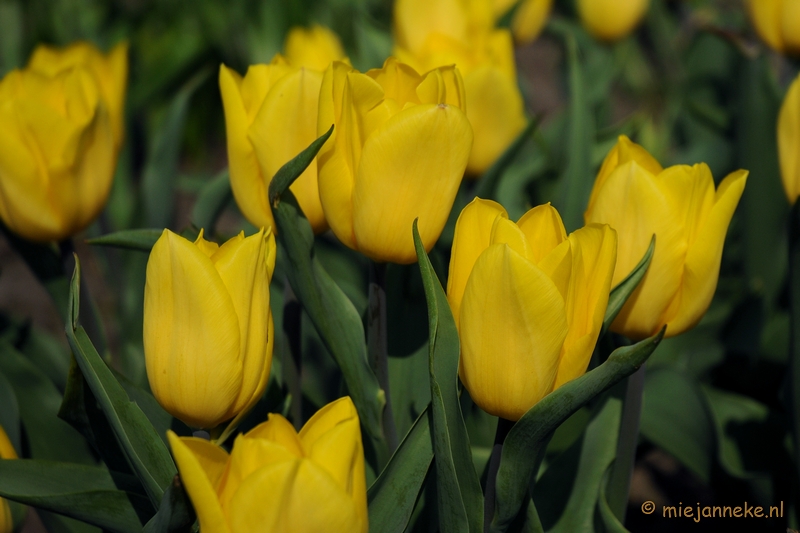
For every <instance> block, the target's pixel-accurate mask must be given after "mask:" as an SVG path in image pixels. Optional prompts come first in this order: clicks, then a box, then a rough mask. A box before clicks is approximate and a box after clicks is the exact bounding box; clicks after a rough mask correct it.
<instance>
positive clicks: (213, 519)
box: [167, 431, 231, 533]
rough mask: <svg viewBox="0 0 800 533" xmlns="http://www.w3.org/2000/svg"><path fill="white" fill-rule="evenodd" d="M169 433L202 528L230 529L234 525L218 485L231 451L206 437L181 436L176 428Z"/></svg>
mask: <svg viewBox="0 0 800 533" xmlns="http://www.w3.org/2000/svg"><path fill="white" fill-rule="evenodd" d="M167 437H168V438H169V445H170V448H172V455H173V457H175V463H176V464H177V466H178V471H179V472H180V474H181V480H182V481H183V486H184V487H186V492H187V493H188V494H189V498H190V499H191V500H192V505H193V506H194V509H195V512H196V513H197V520H198V522H199V523H200V528H201V529H202V530H203V531H210V532H215V533H216V532H219V533H229V532H230V531H231V529H230V527H229V526H228V523H227V521H226V520H225V516H224V515H223V514H222V507H221V506H220V503H219V500H218V498H217V493H216V489H215V486H216V484H217V482H218V481H219V476H220V472H221V471H222V469H223V468H224V465H225V464H226V463H227V460H228V454H227V453H225V450H223V449H222V448H220V447H218V446H215V445H214V444H211V443H210V442H208V441H203V440H202V439H195V438H185V437H184V438H180V437H178V436H177V435H176V434H175V433H173V432H172V431H167ZM214 478H216V479H214Z"/></svg>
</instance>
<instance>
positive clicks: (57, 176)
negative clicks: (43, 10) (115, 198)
mask: <svg viewBox="0 0 800 533" xmlns="http://www.w3.org/2000/svg"><path fill="white" fill-rule="evenodd" d="M126 54H127V46H126V45H119V46H117V47H116V48H114V49H113V50H112V51H111V52H110V53H109V54H108V55H107V56H104V55H103V54H102V53H101V52H99V51H98V50H97V49H95V48H94V47H92V46H91V45H89V44H86V43H79V44H75V45H73V46H70V47H68V48H66V49H64V50H56V49H52V48H48V47H44V46H42V47H39V48H37V49H36V51H34V53H33V56H32V58H31V61H30V63H29V65H28V67H27V68H25V69H24V70H13V71H11V72H10V73H9V74H7V75H6V76H5V77H4V78H3V80H2V81H0V123H2V125H3V127H2V128H0V218H2V220H3V223H5V225H6V226H8V228H9V229H11V231H13V232H14V233H17V234H18V235H20V236H22V237H24V238H26V239H29V240H34V241H53V240H61V239H65V238H67V237H69V236H70V235H73V234H75V233H77V232H79V231H81V230H83V229H84V228H86V227H87V226H88V225H89V224H90V223H91V222H92V221H93V220H94V219H95V218H96V217H97V215H98V214H99V213H100V211H101V210H102V209H103V207H104V205H105V202H106V199H107V198H108V193H109V191H110V190H111V182H112V179H113V177H114V170H115V167H116V161H117V152H118V149H119V146H120V144H121V142H122V136H123V129H124V128H123V107H124V100H125V85H126V77H127V55H126Z"/></svg>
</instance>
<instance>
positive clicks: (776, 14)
mask: <svg viewBox="0 0 800 533" xmlns="http://www.w3.org/2000/svg"><path fill="white" fill-rule="evenodd" d="M745 3H746V5H747V8H748V9H747V10H748V12H749V13H750V19H751V20H752V21H753V26H755V28H756V32H758V35H759V37H761V38H762V39H763V40H764V42H765V43H767V45H769V47H770V48H772V49H773V50H776V51H778V52H781V51H783V49H784V44H783V35H782V32H781V16H782V13H781V8H782V7H783V4H784V3H786V2H785V0H747V1H746V2H745Z"/></svg>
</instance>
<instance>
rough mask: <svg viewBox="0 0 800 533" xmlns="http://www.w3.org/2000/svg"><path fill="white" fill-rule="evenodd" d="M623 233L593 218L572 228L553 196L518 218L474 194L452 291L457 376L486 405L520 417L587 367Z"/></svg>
mask: <svg viewBox="0 0 800 533" xmlns="http://www.w3.org/2000/svg"><path fill="white" fill-rule="evenodd" d="M616 249H617V239H616V234H615V232H614V230H613V229H611V228H610V227H609V226H607V225H598V224H592V225H590V226H587V227H585V228H582V229H579V230H578V231H576V232H574V233H572V234H570V235H569V236H567V234H566V231H565V230H564V224H563V223H562V222H561V217H560V216H559V214H558V212H557V211H556V210H555V209H554V208H553V207H551V206H550V204H545V205H540V206H538V207H535V208H533V209H531V210H530V211H528V212H527V213H525V215H523V216H522V218H520V219H519V221H518V222H517V223H514V222H512V221H511V220H509V219H508V214H507V213H506V211H505V209H503V207H502V206H501V205H500V204H498V203H496V202H493V201H491V200H481V199H479V198H476V199H475V200H473V202H472V203H470V204H469V205H468V206H467V207H465V208H464V210H463V211H462V212H461V215H460V216H459V217H458V222H456V230H455V236H454V240H453V250H452V255H451V258H450V276H449V278H448V280H447V299H448V301H449V303H450V308H451V310H452V312H453V317H454V319H455V321H456V326H457V327H458V333H459V338H460V340H461V361H460V368H459V375H460V376H461V381H462V382H463V383H464V387H466V389H467V390H468V391H469V394H470V396H471V397H472V399H473V400H474V401H475V403H476V404H478V405H479V406H480V407H481V408H482V409H483V410H484V411H486V412H487V413H490V414H492V415H495V416H499V417H502V418H505V419H507V420H513V421H516V420H519V418H520V417H521V416H522V415H523V414H525V412H526V411H527V410H528V409H530V408H531V407H532V406H533V405H534V404H536V403H537V402H538V401H539V400H541V399H542V398H543V397H544V396H546V395H547V394H549V393H550V392H551V391H553V390H555V389H556V388H558V387H560V386H561V385H563V384H564V383H566V382H568V381H570V380H572V379H575V378H577V377H579V376H581V375H582V374H583V373H584V372H586V368H587V366H588V365H589V359H590V357H591V355H592V351H593V350H594V345H595V343H596V342H597V338H598V336H599V335H600V329H601V328H602V325H603V317H604V315H605V311H606V305H607V304H608V295H609V291H610V288H611V276H612V273H613V272H614V262H615V259H616Z"/></svg>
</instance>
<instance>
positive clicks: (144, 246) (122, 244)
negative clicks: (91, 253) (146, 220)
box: [86, 229, 164, 252]
mask: <svg viewBox="0 0 800 533" xmlns="http://www.w3.org/2000/svg"><path fill="white" fill-rule="evenodd" d="M163 232H164V230H163V229H126V230H122V231H115V232H114V233H109V234H108V235H101V236H100V237H95V238H94V239H87V240H86V242H88V243H89V244H94V245H97V246H110V247H112V248H124V249H127V250H140V251H142V252H149V251H150V250H151V249H152V248H153V245H154V244H155V243H156V241H157V240H158V238H159V237H161V234H162V233H163Z"/></svg>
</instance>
